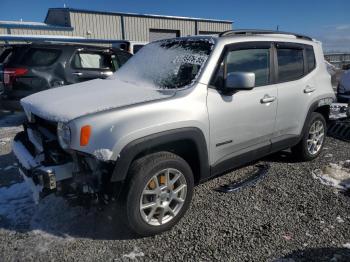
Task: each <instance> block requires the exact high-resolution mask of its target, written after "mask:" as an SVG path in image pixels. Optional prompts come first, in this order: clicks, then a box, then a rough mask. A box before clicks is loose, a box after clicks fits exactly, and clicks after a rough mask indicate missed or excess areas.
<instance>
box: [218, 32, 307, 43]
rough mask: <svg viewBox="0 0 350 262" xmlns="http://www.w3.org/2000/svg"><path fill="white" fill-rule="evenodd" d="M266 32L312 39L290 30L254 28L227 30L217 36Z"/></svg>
mask: <svg viewBox="0 0 350 262" xmlns="http://www.w3.org/2000/svg"><path fill="white" fill-rule="evenodd" d="M268 34H278V35H294V36H295V37H297V38H300V39H304V40H310V41H312V38H311V37H309V36H305V35H301V34H295V33H290V32H283V31H273V30H255V29H247V30H245V29H240V30H228V31H225V32H222V33H220V34H219V37H223V36H234V35H237V36H239V35H268Z"/></svg>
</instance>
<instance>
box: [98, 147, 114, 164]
mask: <svg viewBox="0 0 350 262" xmlns="http://www.w3.org/2000/svg"><path fill="white" fill-rule="evenodd" d="M93 155H94V156H95V157H96V158H97V159H98V160H101V161H108V160H110V159H111V157H112V155H113V152H112V151H111V150H109V149H98V150H95V151H94V153H93Z"/></svg>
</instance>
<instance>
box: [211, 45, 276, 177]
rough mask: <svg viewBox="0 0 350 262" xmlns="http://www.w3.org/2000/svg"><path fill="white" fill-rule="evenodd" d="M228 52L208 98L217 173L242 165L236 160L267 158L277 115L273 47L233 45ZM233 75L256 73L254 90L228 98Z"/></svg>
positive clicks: (214, 78)
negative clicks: (226, 87) (229, 76)
mask: <svg viewBox="0 0 350 262" xmlns="http://www.w3.org/2000/svg"><path fill="white" fill-rule="evenodd" d="M225 50H226V51H225V53H224V55H223V58H222V60H221V62H220V64H219V66H218V69H217V70H216V75H215V76H214V77H213V79H212V83H211V85H210V88H209V89H208V96H207V106H208V113H209V120H210V149H211V165H212V166H213V172H214V173H215V172H216V171H217V170H216V169H220V171H221V172H224V171H225V170H228V169H230V168H231V166H234V165H235V164H236V163H234V162H235V161H241V160H239V159H236V160H235V157H238V156H239V157H240V158H242V157H245V156H246V157H248V158H251V159H256V158H258V157H259V155H260V154H267V153H268V152H269V151H270V146H271V143H270V139H271V137H272V134H273V131H274V126H275V120H276V111H277V88H276V86H275V85H273V81H274V77H273V75H274V74H273V66H272V65H273V56H272V52H271V50H272V47H271V43H269V42H257V43H240V44H233V45H230V46H228V47H227V48H226V49H225ZM232 72H252V73H255V87H254V88H253V89H251V90H240V91H236V92H235V93H234V94H232V95H231V94H230V95H228V94H225V92H223V88H224V85H225V83H224V82H225V79H226V76H227V74H228V73H232Z"/></svg>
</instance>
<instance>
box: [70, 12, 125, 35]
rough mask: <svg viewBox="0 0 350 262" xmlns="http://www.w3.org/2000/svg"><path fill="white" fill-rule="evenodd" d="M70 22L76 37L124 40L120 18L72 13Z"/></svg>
mask: <svg viewBox="0 0 350 262" xmlns="http://www.w3.org/2000/svg"><path fill="white" fill-rule="evenodd" d="M70 21H71V26H72V27H73V28H74V35H76V36H84V37H87V38H102V39H122V32H121V19H120V16H116V15H107V14H99V13H81V12H71V13H70Z"/></svg>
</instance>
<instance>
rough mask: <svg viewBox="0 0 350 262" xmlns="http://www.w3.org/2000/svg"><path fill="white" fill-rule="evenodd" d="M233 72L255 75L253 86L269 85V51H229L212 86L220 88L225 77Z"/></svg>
mask: <svg viewBox="0 0 350 262" xmlns="http://www.w3.org/2000/svg"><path fill="white" fill-rule="evenodd" d="M233 72H249V73H255V86H264V85H268V84H269V83H270V49H269V48H261V49H243V50H233V51H229V52H228V53H227V55H226V57H225V58H224V61H223V63H222V64H221V66H220V68H219V70H218V72H217V75H216V78H215V79H214V83H213V84H214V85H215V86H216V87H222V86H223V84H224V79H225V76H226V75H227V74H228V73H233Z"/></svg>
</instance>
